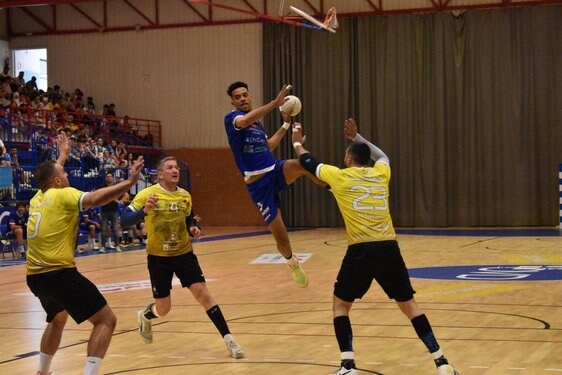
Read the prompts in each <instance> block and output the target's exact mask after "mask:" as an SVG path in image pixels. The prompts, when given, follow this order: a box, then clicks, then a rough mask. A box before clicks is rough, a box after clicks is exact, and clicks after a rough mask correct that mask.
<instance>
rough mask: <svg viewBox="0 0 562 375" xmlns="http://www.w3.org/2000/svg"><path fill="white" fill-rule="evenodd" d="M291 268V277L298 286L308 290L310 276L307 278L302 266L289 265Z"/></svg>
mask: <svg viewBox="0 0 562 375" xmlns="http://www.w3.org/2000/svg"><path fill="white" fill-rule="evenodd" d="M289 268H290V269H291V276H292V277H293V280H295V282H296V283H297V285H298V286H300V287H301V288H306V287H307V286H308V276H306V273H305V272H304V270H303V269H302V267H301V265H300V264H297V265H295V266H291V265H290V264H289Z"/></svg>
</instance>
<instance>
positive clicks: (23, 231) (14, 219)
mask: <svg viewBox="0 0 562 375" xmlns="http://www.w3.org/2000/svg"><path fill="white" fill-rule="evenodd" d="M28 218H29V215H28V214H27V210H26V203H23V202H19V203H18V204H17V205H16V210H15V211H14V212H12V213H11V214H10V217H9V218H8V220H9V221H8V225H9V227H10V232H9V234H8V235H11V236H13V238H15V239H16V242H17V244H18V252H19V254H20V257H21V258H22V259H25V246H24V240H25V239H27V219H28Z"/></svg>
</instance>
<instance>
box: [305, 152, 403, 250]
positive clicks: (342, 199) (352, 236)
mask: <svg viewBox="0 0 562 375" xmlns="http://www.w3.org/2000/svg"><path fill="white" fill-rule="evenodd" d="M316 175H317V177H318V178H319V179H321V180H322V181H324V182H326V183H327V184H328V185H330V191H331V192H332V194H334V197H335V198H336V202H337V204H338V207H339V209H340V212H341V214H342V216H343V220H344V222H345V230H346V232H347V241H348V243H349V244H350V245H352V244H356V243H360V242H374V241H386V240H393V239H395V238H396V232H395V231H394V226H393V225H392V218H391V217H390V210H389V207H388V197H389V190H388V184H389V181H390V166H389V165H388V164H387V163H386V162H378V163H375V165H374V166H373V167H364V168H361V167H350V168H345V169H340V168H337V167H334V166H332V165H327V164H319V165H318V168H317V171H316Z"/></svg>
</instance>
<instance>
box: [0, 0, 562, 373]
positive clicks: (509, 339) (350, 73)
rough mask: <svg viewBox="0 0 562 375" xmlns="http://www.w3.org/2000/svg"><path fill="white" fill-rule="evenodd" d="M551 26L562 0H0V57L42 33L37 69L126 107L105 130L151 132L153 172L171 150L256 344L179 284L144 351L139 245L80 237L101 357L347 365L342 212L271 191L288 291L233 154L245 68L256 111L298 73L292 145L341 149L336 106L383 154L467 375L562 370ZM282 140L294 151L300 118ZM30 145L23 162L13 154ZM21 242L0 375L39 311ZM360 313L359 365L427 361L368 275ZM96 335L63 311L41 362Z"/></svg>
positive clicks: (427, 288)
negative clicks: (103, 319)
mask: <svg viewBox="0 0 562 375" xmlns="http://www.w3.org/2000/svg"><path fill="white" fill-rule="evenodd" d="M28 5H33V6H28ZM289 5H293V6H295V7H297V8H299V9H302V10H304V11H305V12H307V13H308V14H310V15H312V16H313V17H314V18H316V19H318V20H322V19H323V18H324V15H325V13H326V11H327V10H328V9H329V8H330V7H331V6H335V7H336V8H337V12H338V13H337V17H338V22H339V27H338V28H337V30H336V32H335V33H330V32H325V31H323V30H319V29H312V28H309V27H303V26H302V25H301V26H299V23H307V21H306V20H303V19H302V18H299V17H295V14H294V13H291V11H290V9H289ZM561 19H562V1H560V0H537V1H513V0H465V1H457V0H405V1H393V0H376V1H375V0H352V1H349V0H292V1H282V0H213V1H190V0H183V1H181V0H165V1H164V0H100V1H96V0H43V1H38V0H37V1H36V0H32V1H27V2H26V1H23V0H2V1H0V56H3V57H10V56H12V55H11V54H12V52H13V51H14V50H22V49H34V48H46V49H47V54H48V82H49V85H50V86H51V85H54V84H56V85H60V87H62V88H63V89H64V90H66V91H73V90H74V89H75V88H77V87H79V88H80V89H81V90H83V91H84V92H86V93H87V95H91V96H93V97H94V98H96V101H97V103H98V105H100V106H101V103H109V102H114V103H116V105H117V112H118V113H117V117H116V118H118V119H120V120H121V122H120V123H119V124H121V125H123V121H124V119H127V121H128V119H129V118H130V119H139V121H140V122H141V123H142V124H143V125H142V126H145V127H146V128H144V129H145V130H146V129H148V128H150V127H152V128H151V129H152V131H153V132H155V138H154V139H152V138H151V141H150V142H149V143H146V142H144V143H143V142H141V141H139V142H137V143H135V141H133V143H132V144H127V146H128V147H131V149H135V153H136V154H143V155H146V157H147V160H149V162H150V164H151V167H154V165H155V163H156V161H157V159H158V158H159V157H161V156H162V155H164V154H167V155H173V156H175V157H177V158H178V160H180V161H181V162H182V163H185V164H182V165H184V168H182V173H183V174H184V177H185V179H184V180H182V181H183V184H184V185H185V187H186V188H188V189H189V191H190V193H191V195H192V197H193V203H194V205H193V208H194V211H195V212H196V213H197V214H198V215H199V216H200V217H201V218H202V221H201V227H202V230H203V233H204V236H203V237H202V238H201V239H200V240H195V241H194V249H195V253H196V254H197V256H198V257H199V260H200V263H201V266H202V268H203V270H204V271H205V277H206V279H207V282H208V286H209V289H210V290H211V292H212V293H213V296H214V297H215V298H216V299H217V301H218V302H219V305H220V306H221V308H222V310H223V312H224V314H225V317H226V319H227V321H228V323H229V326H230V327H231V330H232V331H233V334H234V335H235V337H236V338H237V340H238V341H239V343H240V344H241V345H242V346H243V347H244V349H245V351H246V357H245V358H244V359H242V360H235V359H232V358H230V357H228V353H227V352H226V349H225V347H224V344H223V342H222V340H221V338H220V336H219V335H218V333H217V332H216V331H215V328H214V326H213V325H212V324H211V323H210V321H209V320H208V318H207V316H206V314H205V312H204V311H203V309H202V308H201V307H200V306H199V305H198V304H197V303H196V302H195V301H194V300H193V298H192V296H191V294H190V293H188V292H186V291H185V290H182V288H181V286H180V285H174V287H173V291H172V299H173V308H172V311H171V312H170V314H169V315H167V316H166V317H165V318H163V319H161V320H159V321H158V322H157V323H155V324H154V333H155V340H154V343H152V344H150V345H147V344H145V343H144V342H143V341H142V339H141V338H140V337H139V336H138V334H137V332H136V330H137V325H136V324H137V323H136V311H137V310H139V309H141V308H144V307H145V306H146V305H147V304H148V303H149V302H151V300H152V294H151V291H150V281H149V278H148V272H147V270H146V254H145V252H144V247H143V246H142V245H139V246H129V247H126V248H124V251H123V252H122V253H115V252H108V253H106V254H99V253H98V252H95V251H91V250H89V251H85V252H83V253H81V254H77V256H76V264H77V267H78V270H79V271H80V272H81V273H83V274H84V275H85V276H86V277H88V278H89V279H90V280H92V281H93V282H95V283H96V285H97V286H98V287H99V288H100V290H102V293H103V294H104V296H105V297H106V299H107V300H108V302H109V305H110V306H111V308H112V309H113V311H114V312H115V314H116V315H117V319H118V323H117V328H116V330H115V333H114V337H113V339H112V342H111V345H110V347H109V351H108V354H107V356H106V358H105V359H104V362H103V365H102V370H101V373H102V374H106V375H108V374H143V375H144V374H156V373H160V372H161V371H165V372H167V373H169V374H193V375H198V374H225V373H231V374H274V375H278V374H279V375H280V374H285V373H300V374H304V375H308V374H329V373H330V372H333V371H334V370H335V369H337V367H338V364H339V350H338V344H337V342H336V339H335V336H334V332H333V327H332V310H331V308H332V292H333V285H334V280H335V277H336V274H337V271H338V269H339V266H340V263H341V259H342V257H343V255H344V253H345V249H346V246H347V243H346V234H345V230H344V228H343V219H342V218H341V215H340V213H339V210H338V208H337V206H336V204H335V201H334V199H333V197H332V195H331V193H330V192H329V191H328V190H326V189H322V188H319V187H318V186H316V185H314V184H313V183H311V181H309V180H308V179H306V178H301V179H299V180H298V181H297V182H296V183H295V184H294V185H293V186H292V187H291V188H290V189H289V190H288V191H286V192H284V193H282V195H281V210H282V213H283V218H284V221H285V223H286V225H287V227H288V228H289V232H290V233H289V234H290V239H291V242H292V246H293V249H294V251H295V253H297V254H300V255H302V257H303V259H304V262H303V267H304V269H305V270H306V271H307V273H308V275H309V278H310V285H309V286H308V287H307V288H305V289H301V288H298V287H297V286H296V285H294V283H293V282H292V280H291V278H290V274H289V271H288V268H287V266H286V265H285V264H283V262H278V253H277V251H276V248H275V242H274V240H273V238H272V237H271V235H270V234H269V232H268V231H267V228H266V227H265V225H264V223H263V220H262V218H261V215H260V214H259V212H258V210H257V209H256V208H255V207H254V206H253V204H252V202H251V200H250V197H249V196H248V193H247V190H246V188H245V186H244V182H243V176H242V175H241V174H240V173H239V171H238V169H237V168H236V165H235V162H234V159H233V157H232V152H231V150H230V149H229V145H228V140H227V137H226V135H225V129H224V124H223V118H224V116H225V114H226V113H228V112H229V111H231V110H232V105H231V99H230V97H229V96H227V94H226V90H227V87H228V85H229V84H230V83H232V82H234V81H244V82H246V83H248V85H249V91H250V93H251V95H252V100H253V102H254V106H259V105H261V104H263V103H266V102H268V101H270V100H272V99H274V98H275V96H276V95H277V93H278V92H279V90H280V88H281V87H282V86H283V85H284V84H286V83H290V84H292V85H293V89H292V92H291V93H292V94H293V95H296V96H298V97H299V98H300V99H301V101H302V111H301V113H300V114H299V115H298V116H296V117H295V121H298V122H300V123H301V124H302V126H303V128H304V132H305V134H306V135H307V139H306V144H305V146H306V147H307V149H309V150H310V151H312V152H313V153H314V154H315V156H316V157H317V158H318V159H319V160H321V161H323V162H325V163H329V164H332V165H336V166H340V167H342V166H343V157H344V152H345V148H346V145H347V140H346V139H345V137H344V135H343V122H344V120H345V119H346V118H349V117H352V118H354V119H355V120H356V121H357V124H358V126H359V132H360V133H361V134H362V135H363V136H364V137H365V138H366V139H369V140H370V141H372V142H373V143H375V144H376V145H378V146H379V147H381V149H383V150H384V151H385V153H386V154H387V155H388V156H389V159H390V165H391V168H392V179H391V185H390V192H391V195H390V206H391V214H392V217H393V221H394V225H395V227H396V228H397V234H398V242H399V244H400V247H401V250H402V254H403V257H404V259H405V261H406V264H407V266H408V268H409V269H410V270H411V275H410V276H411V278H412V284H413V286H414V288H415V289H416V291H417V293H416V299H417V301H418V303H419V304H420V306H421V307H422V308H423V310H424V311H425V312H426V313H427V315H428V317H429V319H430V320H431V322H432V325H433V326H434V329H435V331H436V335H437V338H438V339H439V342H440V344H441V346H442V348H443V350H444V352H445V353H446V354H447V357H448V358H449V359H450V360H451V362H452V363H454V364H455V367H457V368H458V369H459V370H460V371H461V373H462V374H463V375H503V374H506V375H511V374H522V375H531V374H548V375H552V374H558V373H562V304H561V302H560V296H561V295H562V284H561V280H562V229H561V224H562V125H561V124H562V106H561V105H560V103H562V74H561V70H560V66H562V48H561V46H562V41H561V38H562V22H560V20H561ZM17 70H18V68H17V67H12V71H11V74H14V75H17V73H18V72H17ZM27 78H29V77H27ZM1 120H2V127H1V130H0V134H1V136H0V139H2V140H3V141H4V143H5V144H6V147H7V148H9V147H8V146H9V144H11V143H7V141H9V142H15V143H16V144H17V145H18V147H20V148H21V149H22V150H23V149H25V148H26V147H27V145H26V144H24V143H25V142H22V138H17V136H15V135H14V134H16V133H17V132H18V130H15V131H14V130H13V129H19V131H20V133H21V132H22V130H21V128H18V126H21V123H20V124H13V123H11V122H10V121H11V120H10V121H9V120H8V117H7V116H5V112H4V115H3V117H2V119H1ZM141 120H142V121H141ZM263 120H264V125H265V128H266V132H267V133H268V134H273V133H274V132H275V131H276V130H277V129H278V128H279V127H280V126H281V124H282V119H281V116H280V114H279V113H278V111H273V112H271V113H270V114H268V115H267V116H265V118H264V119H263ZM154 124H156V125H154ZM155 129H158V130H157V131H155ZM22 134H23V133H22ZM156 134H157V136H156ZM32 135H33V133H29V137H31V136H32ZM109 137H111V134H110V135H109ZM30 139H31V138H30ZM145 140H146V139H145ZM106 141H109V139H106ZM26 155H29V154H26ZM275 156H276V157H277V158H279V159H290V158H293V157H294V153H293V148H292V145H291V140H290V134H287V135H286V136H285V138H284V139H283V141H282V142H281V143H280V145H279V147H278V148H277V149H276V150H275ZM38 162H40V160H38V159H36V158H29V163H30V164H29V165H26V166H25V168H27V169H26V170H29V171H32V170H33V167H34V166H35V165H36V164H37V163H38ZM78 168H79V169H80V168H81V167H78ZM84 172H85V171H82V170H81V172H80V173H82V174H79V175H80V177H79V178H78V177H77V178H76V179H75V182H76V184H83V183H84V181H86V180H85V179H84V176H85V173H84ZM87 172H89V171H87ZM77 176H78V175H77ZM96 177H97V176H96ZM147 178H148V176H147ZM25 183H26V184H27V183H29V184H31V185H33V180H29V181H28V180H26V181H25ZM81 187H83V186H82V185H81ZM22 194H23V193H22ZM29 194H30V192H29V191H26V192H25V194H23V195H22V196H14V197H13V201H12V202H3V204H4V203H5V206H9V205H15V201H16V200H17V198H18V197H19V198H22V197H23V198H27V199H29V198H30V195H29ZM23 198H22V199H23ZM2 247H3V248H5V242H4V240H3V242H2ZM16 258H17V257H16V256H15V255H14V254H13V252H12V251H11V249H7V250H6V251H4V250H3V251H2V259H0V265H1V267H0V286H2V292H1V293H0V306H1V307H0V373H3V374H4V373H5V374H30V373H35V371H36V365H37V357H38V351H39V341H40V337H41V334H42V332H43V329H44V327H45V324H46V323H45V314H44V311H43V309H42V308H41V305H40V304H39V302H38V300H37V299H36V298H35V297H34V296H33V295H32V294H31V293H30V291H29V289H28V287H27V285H26V282H25V263H24V261H22V260H20V259H16ZM268 259H269V260H268ZM351 319H352V323H353V327H354V338H355V339H354V347H355V350H356V358H357V365H358V368H359V371H360V373H361V374H386V375H391V374H408V375H410V374H413V375H425V374H433V373H435V368H434V366H433V364H432V361H431V358H430V357H429V355H428V353H427V351H426V349H425V347H424V346H423V344H421V343H420V342H419V340H418V338H417V337H416V334H415V332H414V331H413V330H412V328H411V325H410V324H409V322H408V321H407V319H406V318H405V317H404V316H403V315H402V314H401V313H400V312H399V310H398V309H397V308H396V306H395V304H394V302H393V301H391V300H388V299H387V297H386V295H385V294H384V293H383V291H382V290H381V289H380V288H379V287H378V285H376V283H373V286H372V288H371V290H370V291H369V293H368V294H367V295H366V296H365V297H364V298H363V299H361V300H360V301H358V302H356V304H355V305H354V308H353V309H352V312H351ZM90 329H91V327H90V326H89V325H88V323H83V324H81V325H76V324H74V322H70V321H69V323H68V325H67V328H66V330H65V333H64V335H63V339H62V343H61V347H60V349H59V351H58V352H57V355H56V356H55V359H54V362H53V367H52V368H53V373H54V374H56V375H58V374H80V373H81V371H82V367H83V362H84V359H85V349H86V344H87V338H88V336H89V332H90Z"/></svg>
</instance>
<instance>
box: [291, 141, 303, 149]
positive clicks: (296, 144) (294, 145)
mask: <svg viewBox="0 0 562 375" xmlns="http://www.w3.org/2000/svg"><path fill="white" fill-rule="evenodd" d="M297 146H302V143H300V142H293V147H294V148H297Z"/></svg>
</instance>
